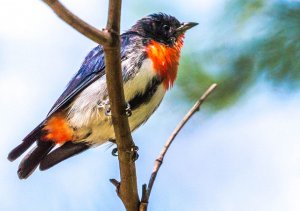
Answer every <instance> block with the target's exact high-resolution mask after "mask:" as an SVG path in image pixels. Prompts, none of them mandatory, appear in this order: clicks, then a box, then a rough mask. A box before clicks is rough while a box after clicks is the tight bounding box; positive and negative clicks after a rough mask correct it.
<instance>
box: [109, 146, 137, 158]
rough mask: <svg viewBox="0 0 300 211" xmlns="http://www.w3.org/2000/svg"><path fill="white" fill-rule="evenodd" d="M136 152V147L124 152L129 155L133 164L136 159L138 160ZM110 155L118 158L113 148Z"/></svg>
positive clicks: (116, 149)
mask: <svg viewBox="0 0 300 211" xmlns="http://www.w3.org/2000/svg"><path fill="white" fill-rule="evenodd" d="M138 150H139V147H138V146H133V147H131V148H130V150H129V151H126V152H127V153H129V154H131V159H132V162H135V161H136V160H137V159H138V158H139V154H138ZM111 154H112V155H113V156H118V155H119V154H118V148H114V149H113V150H112V151H111Z"/></svg>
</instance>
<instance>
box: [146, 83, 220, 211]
mask: <svg viewBox="0 0 300 211" xmlns="http://www.w3.org/2000/svg"><path fill="white" fill-rule="evenodd" d="M216 87H217V84H212V85H211V86H210V87H209V88H208V89H207V90H206V91H205V92H204V94H203V95H202V96H201V97H200V99H199V100H198V101H197V102H196V103H195V105H194V106H193V107H192V108H191V109H190V111H189V112H188V113H187V114H186V115H185V116H184V117H183V119H182V120H181V122H180V123H179V124H178V125H177V127H176V128H175V130H174V131H173V133H172V134H171V136H170V137H169V139H168V140H167V142H166V143H165V145H164V147H163V149H162V150H161V152H160V154H159V156H158V157H157V159H156V160H155V163H154V168H153V171H152V174H151V177H150V180H149V183H148V188H147V190H146V191H143V195H142V200H141V206H140V211H146V210H147V205H148V202H149V197H150V194H151V191H152V188H153V184H154V182H155V179H156V176H157V174H158V171H159V169H160V167H161V165H162V163H163V160H164V157H165V155H166V153H167V151H168V149H169V148H170V146H171V144H172V143H173V141H174V139H175V138H176V136H177V134H178V133H179V132H180V131H181V129H182V128H183V126H184V125H185V124H186V123H187V122H188V121H189V119H190V118H191V117H192V116H193V115H194V114H195V113H196V112H197V111H199V110H200V106H201V105H202V103H203V102H204V101H205V100H206V98H207V97H208V96H209V95H210V94H211V93H212V91H213V90H214V89H215V88H216ZM144 186H145V185H144Z"/></svg>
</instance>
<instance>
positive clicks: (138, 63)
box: [8, 13, 198, 179]
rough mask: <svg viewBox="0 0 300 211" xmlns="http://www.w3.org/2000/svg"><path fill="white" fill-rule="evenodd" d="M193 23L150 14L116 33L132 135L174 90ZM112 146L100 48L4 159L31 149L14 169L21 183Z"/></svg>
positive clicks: (112, 137) (102, 56)
mask: <svg viewBox="0 0 300 211" xmlns="http://www.w3.org/2000/svg"><path fill="white" fill-rule="evenodd" d="M196 25H198V23H195V22H180V21H178V20H177V19H176V18H175V17H174V16H171V15H168V14H165V13H153V14H150V15H148V16H145V17H143V18H141V19H140V20H138V21H137V22H136V23H135V24H134V25H133V26H132V27H131V28H130V29H129V30H127V31H125V32H124V33H123V34H121V35H120V39H121V71H122V79H123V87H124V95H125V101H126V104H127V108H126V114H127V115H128V121H129V127H130V130H131V132H133V131H134V130H136V129H137V128H138V127H139V126H141V125H142V124H143V123H145V122H146V121H147V120H148V119H149V117H150V116H151V115H152V114H153V113H154V112H155V110H156V109H157V108H158V106H159V105H160V103H161V101H162V99H163V97H164V95H165V93H166V91H167V90H169V89H170V88H171V87H172V86H173V84H174V81H175V79H176V76H177V72H178V66H179V60H180V52H181V49H182V47H183V40H184V36H185V32H186V31H187V30H189V29H191V28H192V27H194V26H196ZM110 142H111V143H114V142H115V134H114V130H113V125H112V120H111V116H110V103H109V99H108V91H107V86H106V77H105V61H104V50H103V47H102V46H101V45H98V46H96V47H95V48H94V49H92V50H91V51H90V53H88V55H87V56H86V57H85V59H84V61H83V63H82V65H81V67H80V69H79V70H78V72H77V73H76V74H75V75H74V76H73V77H72V79H71V80H70V82H69V83H68V85H67V87H66V89H65V91H64V92H63V93H62V94H61V96H60V97H59V98H58V100H57V101H56V102H55V103H54V105H53V106H52V108H51V109H50V112H49V113H48V115H47V116H46V118H45V119H44V120H43V121H42V122H41V123H40V124H39V125H38V126H37V127H35V128H34V129H33V130H32V132H30V133H29V134H28V135H27V136H26V137H25V138H24V139H23V140H22V142H21V143H20V144H19V145H18V146H17V147H15V148H14V149H13V150H12V151H11V152H10V153H9V155H8V160H10V161H14V160H16V159H17V158H19V157H20V156H21V155H22V154H24V153H25V152H26V151H27V150H28V149H29V148H31V150H30V151H29V152H28V153H27V154H26V155H25V156H24V157H23V159H22V161H21V162H20V164H19V167H18V171H17V174H18V177H19V178H20V179H26V178H28V177H29V176H30V175H31V174H32V173H33V172H34V171H35V169H36V168H37V167H38V166H39V169H40V170H47V169H49V168H51V167H53V166H54V165H56V164H58V163H60V162H61V161H63V160H66V159H67V158H70V157H72V156H74V155H77V154H79V153H81V152H83V151H86V150H87V149H90V148H94V147H97V146H100V145H102V144H104V143H110ZM32 145H35V146H32Z"/></svg>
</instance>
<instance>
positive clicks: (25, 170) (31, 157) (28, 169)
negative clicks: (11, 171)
mask: <svg viewBox="0 0 300 211" xmlns="http://www.w3.org/2000/svg"><path fill="white" fill-rule="evenodd" d="M54 146H55V143H54V142H52V141H37V146H36V147H35V148H34V149H33V150H31V151H30V152H29V153H28V154H27V155H26V156H25V157H24V158H23V160H22V161H21V163H20V165H19V169H18V176H19V178H20V179H26V178H27V177H29V176H30V175H31V174H32V172H33V171H34V170H35V169H36V167H37V166H38V165H39V163H40V162H41V160H43V158H44V157H45V156H46V155H47V154H48V153H49V152H50V151H51V149H52V148H53V147H54Z"/></svg>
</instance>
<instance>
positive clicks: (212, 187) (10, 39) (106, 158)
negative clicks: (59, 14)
mask: <svg viewBox="0 0 300 211" xmlns="http://www.w3.org/2000/svg"><path fill="white" fill-rule="evenodd" d="M0 2H1V3H2V4H1V7H0V25H1V27H0V46H1V48H0V96H1V99H0V116H1V120H0V131H1V147H0V169H1V171H0V210H22V211H23V210H25V211H27V210H28V211H29V210H30V211H32V210H122V206H123V205H122V204H121V202H120V200H119V199H118V197H117V196H116V194H115V190H114V187H113V186H112V185H111V184H110V183H109V182H108V180H109V179H110V178H118V177H119V176H118V175H119V172H118V162H117V159H116V158H115V157H113V156H111V154H110V152H111V149H109V150H106V148H105V147H102V148H98V149H93V150H90V151H88V152H86V153H84V154H81V155H80V156H77V157H74V158H72V159H69V160H68V161H65V162H63V163H62V164H61V165H58V166H57V167H55V168H53V169H51V170H49V171H45V172H39V171H36V172H35V173H34V174H33V175H32V176H31V177H30V178H29V179H28V180H24V181H20V180H19V179H18V177H17V174H16V171H17V166H18V162H19V161H20V160H17V162H14V163H10V162H9V161H7V160H6V156H7V153H8V152H9V150H10V149H12V148H13V147H14V146H15V145H17V144H18V143H19V142H20V141H21V140H22V138H23V137H24V136H25V135H26V134H27V133H28V132H30V130H31V129H32V128H34V127H35V125H36V124H38V123H39V122H40V121H41V120H42V119H43V118H44V117H45V115H46V114H47V112H48V110H49V109H50V108H51V106H52V104H53V102H54V101H55V100H56V98H57V97H58V96H59V95H60V93H61V92H62V91H63V88H64V87H65V85H66V83H67V82H68V81H69V79H70V77H71V76H72V75H73V74H74V73H75V72H76V71H77V69H78V68H79V66H80V64H81V62H82V60H83V58H84V56H85V55H86V54H87V53H88V51H89V50H90V49H91V48H92V47H93V46H95V44H94V43H93V42H91V41H89V40H88V39H86V38H84V37H83V36H81V35H80V34H78V33H77V32H75V31H74V30H73V29H71V28H70V27H69V26H67V25H66V24H64V23H63V22H62V21H60V20H59V19H58V18H56V16H55V15H54V14H53V13H52V12H51V11H50V9H49V8H47V6H45V5H44V4H43V3H42V2H41V1H36V0H35V1H34V0H27V1H17V0H0ZM63 2H64V3H65V4H66V5H68V7H69V8H70V9H72V10H73V11H74V12H76V13H77V14H80V17H82V18H84V19H85V20H87V21H88V22H90V23H92V24H93V25H95V26H99V27H103V26H104V25H105V22H106V7H107V1H99V0H90V1H88V3H87V1H84V0H78V1H71V0H68V1H63ZM189 2H191V3H186V2H185V1H180V0H176V1H156V0H154V1H151V4H153V5H152V7H151V8H148V7H147V6H146V4H147V2H146V1H129V0H125V1H124V2H123V4H124V9H123V16H122V29H123V31H124V30H125V29H127V28H128V27H129V26H130V25H132V24H133V23H134V21H135V20H137V19H138V18H140V17H142V16H144V15H147V14H149V13H152V12H158V11H162V12H167V13H170V14H172V15H175V16H176V17H178V18H179V19H181V20H182V21H198V22H200V25H199V26H198V28H197V29H196V28H195V29H194V31H193V32H190V33H189V34H187V36H186V42H185V43H186V46H185V48H184V50H183V53H185V52H189V53H190V52H193V51H194V50H195V49H198V48H202V47H203V46H205V45H206V42H211V40H209V35H210V34H211V33H212V31H214V30H212V29H211V28H213V26H212V20H214V17H215V16H217V15H218V12H219V11H222V5H224V1H222V0H217V1H209V3H207V1H205V0H192V1H189ZM141 8H142V9H141ZM179 8H180V9H179ZM195 43H199V45H194V44H195ZM175 86H176V85H175ZM174 91H175V90H171V91H170V93H169V94H168V95H167V97H166V98H165V100H164V102H163V103H162V106H161V107H160V108H159V109H158V111H157V112H156V113H155V115H154V116H153V117H152V118H151V119H150V120H149V122H148V123H147V124H146V125H144V126H143V127H142V128H140V129H139V130H138V131H137V132H136V133H134V140H135V141H136V144H137V145H138V146H139V148H140V151H139V154H140V158H139V160H138V161H137V171H138V178H139V181H138V182H139V188H141V185H142V184H143V183H145V182H147V181H148V179H149V176H150V173H151V171H152V167H153V162H154V160H155V158H156V156H157V154H158V152H159V151H160V149H161V147H162V145H163V144H164V142H165V140H166V139H167V138H168V136H169V135H170V134H171V132H172V130H173V129H174V127H175V126H176V124H177V122H178V121H179V120H180V119H181V118H182V116H183V115H184V114H185V112H186V111H187V106H186V104H185V103H184V102H176V99H175V100H174V96H175V95H174ZM299 97H300V93H294V94H290V95H289V96H288V97H285V94H283V93H277V92H276V90H272V89H271V88H270V87H268V86H266V85H264V84H263V83H259V84H257V85H256V86H255V87H253V88H252V89H251V90H250V91H249V92H248V93H245V96H244V97H243V99H242V100H241V101H240V102H238V103H237V104H236V105H235V106H234V107H232V108H230V109H227V110H223V111H222V112H218V113H216V114H214V115H210V116H208V115H204V114H203V113H199V114H197V115H196V116H194V117H193V119H192V120H191V121H190V122H189V123H188V124H187V125H186V127H185V128H184V130H183V131H182V133H181V134H180V135H179V136H178V137H177V139H176V141H175V143H174V145H173V146H172V147H171V149H170V152H169V153H168V154H167V157H166V160H165V162H164V165H163V167H162V169H161V171H160V173H159V175H158V177H157V181H156V183H155V186H154V189H153V193H152V196H151V203H150V210H155V211H160V210H166V211H169V210H172V211H182V210H189V211H193V210H195V211H198V210H203V211H212V210H216V211H232V210H237V211H240V210H243V211H253V210H257V211H266V210H272V211H281V210H286V211H294V210H299V209H300V201H299V196H300V154H299V151H300V134H299V125H300V113H299V105H300V98H299ZM171 99H172V100H171ZM174 102H176V105H175V104H174ZM191 106H192V104H191Z"/></svg>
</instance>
